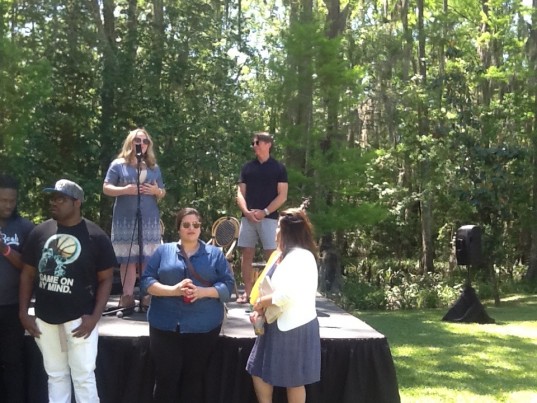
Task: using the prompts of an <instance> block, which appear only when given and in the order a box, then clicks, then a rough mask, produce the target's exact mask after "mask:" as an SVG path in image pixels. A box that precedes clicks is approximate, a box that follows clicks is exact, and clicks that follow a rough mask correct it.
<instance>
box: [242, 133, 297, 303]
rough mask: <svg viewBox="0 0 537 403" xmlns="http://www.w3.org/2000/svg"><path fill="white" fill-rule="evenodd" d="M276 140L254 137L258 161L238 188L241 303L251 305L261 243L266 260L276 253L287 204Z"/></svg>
mask: <svg viewBox="0 0 537 403" xmlns="http://www.w3.org/2000/svg"><path fill="white" fill-rule="evenodd" d="M272 143H273V138H272V136H271V135H270V134H269V133H266V132H259V133H255V134H254V138H253V140H252V147H253V149H254V152H255V156H256V158H255V159H253V160H252V161H249V162H247V163H246V164H244V165H243V167H242V169H241V173H240V178H239V186H238V188H237V205H238V206H239V208H240V209H241V211H242V219H241V227H240V232H239V240H238V243H237V245H238V247H239V248H240V249H241V273H242V279H243V281H244V294H243V295H241V296H239V297H238V298H237V302H238V303H243V304H244V303H247V302H248V299H249V298H250V291H251V290H252V286H253V280H254V277H253V269H252V263H253V261H254V255H255V246H256V244H257V241H258V240H259V239H260V240H261V244H262V246H263V254H264V257H265V260H268V258H269V257H270V255H271V254H272V252H273V251H274V249H276V228H277V225H278V211H277V210H278V208H280V206H281V205H282V204H283V203H285V201H286V200H287V188H288V183H287V170H286V169H285V166H284V165H283V164H282V163H281V162H278V161H276V160H275V159H274V158H272V157H271V155H270V149H271V147H272Z"/></svg>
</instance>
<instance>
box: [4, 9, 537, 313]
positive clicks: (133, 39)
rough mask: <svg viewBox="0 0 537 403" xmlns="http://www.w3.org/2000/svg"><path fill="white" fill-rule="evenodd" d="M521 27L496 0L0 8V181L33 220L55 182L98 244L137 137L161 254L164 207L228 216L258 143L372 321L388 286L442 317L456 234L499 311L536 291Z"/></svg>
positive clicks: (532, 85) (516, 13) (530, 130)
mask: <svg viewBox="0 0 537 403" xmlns="http://www.w3.org/2000/svg"><path fill="white" fill-rule="evenodd" d="M534 18H535V8H533V7H527V6H524V4H523V3H521V2H519V1H514V0H502V1H497V0H490V1H479V2H478V1H475V0H453V1H448V0H444V1H443V2H436V1H429V0H425V1H424V0H416V2H414V1H408V0H396V1H382V2H378V1H375V0H373V1H370V0H360V1H356V0H348V1H345V0H324V1H313V0H296V1H295V0H293V1H290V0H268V1H263V2H261V1H255V0H241V1H238V2H237V1H231V0H191V1H168V0H76V1H75V0H50V1H47V2H36V1H28V0H27V1H24V0H0V152H1V156H2V157H1V158H2V159H1V161H2V162H1V167H0V168H1V170H2V171H5V172H9V173H12V174H14V175H15V176H17V177H18V178H19V179H21V182H22V192H21V194H22V198H21V200H20V209H21V211H22V212H23V213H24V214H25V215H27V216H29V217H31V218H32V219H34V221H36V222H39V221H41V220H42V219H44V218H46V217H47V215H48V212H47V206H46V204H45V202H44V200H43V198H42V197H41V194H40V190H41V188H42V187H44V186H45V185H50V184H51V183H53V182H54V181H55V180H56V179H58V178H60V177H68V178H70V179H73V180H75V181H78V182H80V183H81V184H82V185H83V187H84V189H85V191H86V193H87V194H88V202H87V203H86V204H85V206H84V213H85V215H86V216H88V217H89V218H91V219H93V220H95V221H97V222H99V223H100V224H101V225H102V226H103V227H104V228H106V229H108V228H109V227H110V217H111V206H112V203H113V200H112V199H111V198H107V197H105V196H103V195H102V181H103V178H104V175H105V173H106V169H107V168H108V165H109V163H110V161H111V160H112V159H113V158H114V156H115V155H116V154H117V153H118V152H119V148H120V146H121V143H122V141H123V140H124V138H125V136H126V134H127V132H128V131H129V130H130V129H132V128H134V127H136V126H145V127H146V128H147V129H148V131H149V132H150V133H151V135H152V136H153V138H154V140H155V144H156V145H157V150H156V151H157V158H158V163H159V165H160V166H161V168H162V170H163V173H164V179H165V183H166V187H167V190H168V192H167V196H166V198H165V200H164V201H163V202H162V204H161V209H162V214H163V218H164V222H165V223H166V236H165V238H166V239H167V240H171V239H174V238H175V234H174V231H173V213H174V211H176V210H177V209H178V208H180V207H182V206H187V205H191V206H195V207H197V208H198V209H200V211H201V212H202V213H203V215H204V216H205V221H206V222H207V223H211V222H212V221H214V220H215V219H216V218H217V217H218V216H220V215H222V214H232V215H238V210H237V208H236V206H235V185H236V180H237V177H238V172H239V170H240V166H241V165H242V164H243V163H244V162H245V161H247V160H248V159H249V158H252V151H251V150H250V147H249V144H250V140H251V133H252V132H253V131H257V130H268V131H270V132H272V133H274V134H275V138H276V147H275V150H274V156H275V157H276V158H278V159H281V160H282V161H284V162H285V164H286V165H287V167H288V170H289V178H290V194H289V200H288V203H287V205H298V204H299V203H300V201H301V200H302V198H303V197H306V196H311V197H312V198H313V199H312V200H313V202H312V206H311V208H310V212H311V216H312V218H313V220H314V223H315V225H316V229H317V235H318V237H319V240H320V244H321V249H322V250H323V251H334V252H335V253H337V254H338V255H339V256H340V257H341V258H342V259H341V260H340V261H341V262H342V264H341V265H342V267H341V269H342V270H343V269H346V270H347V274H349V275H348V277H347V286H348V287H351V288H352V287H358V288H359V287H373V291H374V292H373V294H372V295H371V296H370V297H369V296H368V298H371V301H370V303H371V304H372V305H380V306H387V307H393V306H391V305H390V304H392V302H390V301H393V299H394V298H395V297H389V295H388V294H394V293H396V290H397V289H399V290H401V287H402V285H403V284H422V286H420V287H419V288H420V289H423V290H424V291H423V293H425V294H424V295H421V296H420V297H419V298H420V299H421V300H422V301H430V302H431V301H433V302H432V303H431V304H432V305H434V304H435V302H434V301H442V299H443V298H445V299H449V298H450V297H451V295H450V293H449V292H448V291H447V288H449V287H452V286H453V285H454V284H457V283H461V282H463V281H464V275H462V277H461V275H460V273H459V272H460V270H458V269H457V268H456V261H455V257H454V252H453V245H452V241H453V237H454V235H455V233H456V230H457V228H459V227H460V226H461V225H463V224H476V225H479V226H480V227H481V228H482V229H483V232H484V234H485V236H484V249H485V257H486V259H485V261H484V262H483V264H482V265H481V267H480V268H478V269H479V270H478V271H476V274H475V277H476V280H478V281H482V282H483V284H488V287H489V288H490V289H491V290H492V293H493V294H494V293H495V294H498V292H499V291H500V290H501V284H503V283H508V282H510V281H514V280H515V279H516V280H520V279H523V278H525V279H526V280H533V281H535V279H536V278H537V201H536V197H535V194H537V163H536V160H537V159H536V158H535V156H536V155H537V131H536V127H537V124H536V116H537V115H536V110H537V102H536V99H537V97H536V94H537V81H536V73H535V72H536V68H535V67H536V66H537V62H536V60H537V41H536V38H537V33H536V32H537V31H535V26H536V23H535V21H534ZM208 230H209V225H207V226H206V228H205V233H206V235H207V232H208ZM206 237H207V236H206ZM368 265H369V266H370V268H371V267H374V268H375V269H374V270H369V272H368V270H367V269H365V271H363V273H369V274H367V275H366V274H360V275H358V274H356V273H362V269H363V268H364V267H366V266H368ZM520 268H521V269H520ZM338 269H339V268H338ZM353 272H355V274H352V273H353ZM457 273H459V274H457ZM461 278H462V280H461ZM365 283H367V285H364V284H365ZM396 287H399V288H396ZM434 289H436V290H437V292H435V293H434V296H432V294H430V291H431V290H434ZM427 290H428V291H427ZM427 293H429V294H427ZM417 294H419V292H418V293H417ZM417 294H416V295H417ZM368 295H369V294H368ZM381 295H382V298H381ZM387 295H388V297H387ZM403 300H404V298H400V299H399V302H397V303H395V305H401V304H402V305H409V306H413V305H416V304H417V302H416V301H417V299H416V300H415V301H414V302H409V301H407V302H401V301H403ZM379 301H380V302H379ZM418 305H419V304H418Z"/></svg>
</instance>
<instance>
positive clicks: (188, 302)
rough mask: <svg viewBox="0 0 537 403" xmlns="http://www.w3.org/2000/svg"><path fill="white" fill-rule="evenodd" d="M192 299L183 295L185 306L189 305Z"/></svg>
mask: <svg viewBox="0 0 537 403" xmlns="http://www.w3.org/2000/svg"><path fill="white" fill-rule="evenodd" d="M192 299H193V298H192V297H189V296H187V295H183V302H184V303H185V304H190V303H192Z"/></svg>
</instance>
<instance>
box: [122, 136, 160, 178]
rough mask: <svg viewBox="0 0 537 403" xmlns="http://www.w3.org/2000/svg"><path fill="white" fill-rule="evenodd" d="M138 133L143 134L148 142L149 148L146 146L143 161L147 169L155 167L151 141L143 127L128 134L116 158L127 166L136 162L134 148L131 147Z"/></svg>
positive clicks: (155, 161) (155, 159) (155, 160)
mask: <svg viewBox="0 0 537 403" xmlns="http://www.w3.org/2000/svg"><path fill="white" fill-rule="evenodd" d="M138 133H143V134H145V135H146V137H147V139H148V140H149V146H147V151H146V153H145V155H144V161H145V163H146V165H147V167H148V168H153V167H154V166H156V165H157V158H156V157H155V152H154V151H153V139H152V138H151V136H150V135H149V133H148V132H147V130H145V129H144V128H143V127H140V128H138V129H134V130H131V131H130V132H129V134H128V135H127V138H126V139H125V141H124V142H123V146H122V147H121V151H120V152H119V154H118V155H117V158H118V159H123V160H124V161H125V162H126V163H127V164H134V163H135V162H136V147H134V146H133V141H134V138H135V137H136V136H137V135H138Z"/></svg>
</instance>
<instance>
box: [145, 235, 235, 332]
mask: <svg viewBox="0 0 537 403" xmlns="http://www.w3.org/2000/svg"><path fill="white" fill-rule="evenodd" d="M199 243H200V247H199V249H198V251H197V252H196V253H195V254H194V255H192V256H191V257H190V262H191V263H192V266H194V268H195V270H196V272H197V273H198V274H199V276H201V277H202V278H203V279H204V280H206V281H208V282H209V283H211V284H212V285H213V287H215V288H216V290H217V291H218V295H219V298H218V299H217V298H202V299H199V300H197V301H195V302H193V303H184V302H183V297H182V296H181V297H157V296H154V295H153V296H152V297H151V306H150V307H149V310H148V312H147V320H148V322H149V324H150V325H151V326H153V327H155V328H157V329H160V330H167V331H177V329H179V330H180V332H181V333H207V332H209V331H211V330H213V329H215V328H216V327H217V326H219V325H220V324H221V323H222V321H223V319H224V306H223V302H226V301H229V299H230V297H231V293H232V291H233V287H234V282H235V279H234V277H233V274H232V273H231V270H230V269H229V264H228V262H227V260H226V258H225V256H224V254H223V253H222V251H221V250H220V249H219V248H217V247H215V246H212V245H207V244H206V243H205V242H203V241H199ZM178 251H179V250H178V248H177V243H176V242H174V243H166V244H163V245H160V246H159V247H158V248H157V250H156V251H155V253H153V255H152V256H151V258H149V261H148V262H147V266H146V267H145V269H144V273H143V275H142V279H141V288H142V291H143V292H147V289H148V288H149V287H150V286H151V285H152V284H153V283H155V282H157V281H158V282H160V283H161V284H165V285H174V284H177V283H179V282H180V281H182V280H183V279H185V278H186V277H187V276H188V269H187V264H186V262H185V260H184V258H183V257H182V256H181V255H180V254H179V253H178ZM188 277H189V278H190V279H191V280H192V282H193V283H194V284H195V285H197V286H201V287H203V285H202V284H201V283H200V282H199V281H198V280H197V279H196V278H195V277H194V276H192V275H190V276H188Z"/></svg>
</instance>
